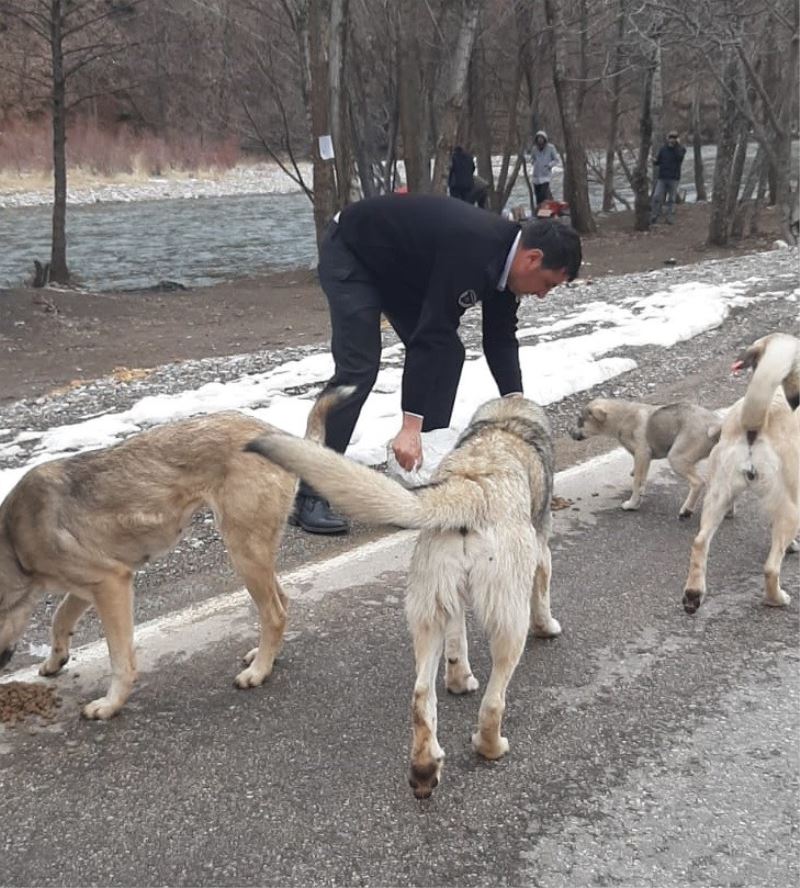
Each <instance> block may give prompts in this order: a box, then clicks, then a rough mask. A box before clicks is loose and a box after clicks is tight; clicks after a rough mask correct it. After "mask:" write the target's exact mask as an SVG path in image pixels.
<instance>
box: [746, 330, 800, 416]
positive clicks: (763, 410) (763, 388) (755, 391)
mask: <svg viewBox="0 0 800 888" xmlns="http://www.w3.org/2000/svg"><path fill="white" fill-rule="evenodd" d="M797 362H798V343H797V340H796V339H795V338H794V337H792V336H775V337H774V338H772V337H771V338H770V339H769V341H768V342H767V344H766V348H765V350H764V353H763V355H762V356H761V358H760V359H759V361H758V364H757V366H756V369H755V371H754V373H753V378H752V379H751V380H750V385H748V387H747V391H746V392H745V396H744V401H743V403H742V413H741V417H742V427H743V428H744V430H745V431H746V432H757V431H758V430H759V429H761V428H762V427H763V425H764V421H765V419H766V416H767V411H768V410H769V406H770V404H771V403H772V398H773V397H774V395H775V392H776V390H777V388H778V386H780V385H782V384H783V383H784V382H785V381H786V380H787V379H789V380H791V379H794V378H795V377H796V376H797V374H798V366H797Z"/></svg>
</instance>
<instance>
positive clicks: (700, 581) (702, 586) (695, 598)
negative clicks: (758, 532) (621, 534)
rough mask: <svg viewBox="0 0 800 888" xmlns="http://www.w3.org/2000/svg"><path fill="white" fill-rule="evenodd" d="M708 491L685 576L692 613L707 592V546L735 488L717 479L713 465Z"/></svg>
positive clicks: (687, 604)
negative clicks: (732, 489) (730, 487)
mask: <svg viewBox="0 0 800 888" xmlns="http://www.w3.org/2000/svg"><path fill="white" fill-rule="evenodd" d="M709 477H710V479H711V480H710V481H709V487H708V493H707V494H706V499H705V502H704V503H703V513H702V516H701V518H700V530H699V531H698V533H697V536H696V537H695V538H694V542H693V543H692V552H691V555H690V557H689V575H688V577H687V578H686V586H685V587H684V590H683V609H684V610H685V611H686V613H687V614H693V613H694V612H695V611H696V610H697V608H698V607H700V603H701V602H702V600H703V598H704V597H705V594H706V567H707V563H708V550H709V547H710V546H711V540H712V539H713V538H714V534H715V533H716V532H717V530H718V528H719V526H720V524H721V523H722V520H723V518H724V517H725V513H726V512H727V511H728V510H729V509H730V508H731V506H732V505H733V500H734V498H735V492H733V493H732V492H731V491H729V490H728V489H727V486H726V485H725V484H724V483H719V484H717V483H715V480H714V474H713V468H712V470H711V473H710V476H709Z"/></svg>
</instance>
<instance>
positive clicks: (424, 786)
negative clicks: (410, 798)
mask: <svg viewBox="0 0 800 888" xmlns="http://www.w3.org/2000/svg"><path fill="white" fill-rule="evenodd" d="M443 761H444V750H442V754H441V756H439V757H437V758H435V759H433V760H432V761H427V762H421V761H420V762H412V763H411V773H410V774H409V776H408V785H409V786H410V787H411V789H412V790H413V791H414V796H415V797H416V798H418V799H429V798H430V797H431V795H432V793H433V791H434V789H436V787H437V786H438V785H439V778H440V777H441V774H442V763H443Z"/></svg>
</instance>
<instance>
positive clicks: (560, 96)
mask: <svg viewBox="0 0 800 888" xmlns="http://www.w3.org/2000/svg"><path fill="white" fill-rule="evenodd" d="M565 2H566V0H544V7H545V17H546V20H547V24H548V26H549V27H550V29H551V34H552V42H553V85H554V87H555V92H556V99H557V101H558V108H559V112H560V115H561V128H562V131H563V133H564V154H565V165H564V166H565V169H564V178H565V192H566V194H565V196H566V198H567V201H568V202H569V205H570V213H571V220H572V224H573V225H574V227H575V228H576V229H577V230H578V231H580V232H582V233H583V234H587V233H589V232H592V231H594V230H595V222H594V218H593V216H592V210H591V206H590V204H589V187H588V177H587V171H586V166H587V164H586V149H585V147H584V142H583V127H582V123H581V119H580V113H579V104H580V99H579V96H580V89H579V87H578V85H577V84H576V83H575V81H574V80H573V79H572V78H570V76H569V73H568V70H567V65H568V58H569V52H568V46H567V25H566V22H565V19H564V8H563V7H564V3H565Z"/></svg>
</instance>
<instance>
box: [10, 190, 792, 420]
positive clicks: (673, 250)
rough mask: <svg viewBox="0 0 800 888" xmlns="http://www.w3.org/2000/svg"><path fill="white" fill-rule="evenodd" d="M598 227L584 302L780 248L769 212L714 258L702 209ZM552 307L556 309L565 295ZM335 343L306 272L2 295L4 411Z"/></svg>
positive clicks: (614, 217)
mask: <svg viewBox="0 0 800 888" xmlns="http://www.w3.org/2000/svg"><path fill="white" fill-rule="evenodd" d="M598 221H599V231H598V233H597V234H596V235H593V236H592V237H587V238H585V239H584V260H585V261H584V265H583V268H582V269H581V282H580V283H579V284H578V286H581V287H584V286H585V287H587V297H586V298H587V299H590V298H592V297H591V290H590V289H588V288H590V287H591V283H592V281H593V280H595V279H597V278H601V277H605V276H608V275H622V274H630V273H641V272H647V271H652V270H656V269H664V268H665V267H673V266H684V265H691V264H693V263H697V262H703V261H707V260H710V259H717V258H724V257H728V256H734V255H741V254H744V253H751V252H755V251H760V250H767V249H772V248H773V244H774V242H775V239H776V238H777V237H778V236H779V227H778V224H777V219H776V214H775V213H773V212H772V211H769V210H768V211H765V212H764V214H763V224H762V231H763V234H762V235H761V236H759V237H757V238H750V239H746V240H743V241H741V242H738V243H736V244H734V245H732V246H730V247H727V248H707V247H705V246H704V242H705V237H706V231H707V226H708V207H707V205H705V204H683V205H681V206H680V207H679V208H678V211H677V218H676V223H675V224H674V225H672V226H667V225H658V226H655V227H654V228H653V229H652V231H650V232H647V233H643V234H642V233H638V232H634V231H633V230H632V227H633V226H632V218H631V214H630V213H627V212H620V213H614V214H611V215H608V216H601V217H600V218H599V220H598ZM76 270H77V271H79V270H78V269H76ZM549 298H550V299H558V291H554V292H553V293H552V294H551V296H550V297H549ZM328 335H329V326H328V312H327V306H326V303H325V298H324V296H323V294H322V291H321V290H320V288H319V285H318V283H317V280H316V276H315V274H314V272H313V271H309V270H308V269H297V270H289V271H276V272H273V273H268V274H263V275H259V276H256V277H249V278H241V279H238V280H236V281H233V282H227V283H220V284H217V285H215V286H210V287H200V288H195V289H189V290H174V291H169V290H142V291H132V292H104V293H94V292H85V291H71V290H59V289H52V288H48V289H37V290H34V289H31V288H27V287H18V288H11V289H0V402H5V403H8V402H9V401H13V400H19V399H22V398H36V397H41V396H43V395H46V394H49V393H52V392H53V391H58V390H60V389H64V388H69V387H74V386H76V385H78V384H80V383H81V382H85V381H88V380H92V379H97V378H100V377H106V376H110V375H116V376H117V378H118V379H119V380H120V381H121V382H124V381H125V379H128V378H131V377H132V376H134V377H135V376H136V375H140V374H142V373H146V372H147V370H148V369H149V368H152V367H156V366H160V365H163V364H168V363H171V362H173V361H184V360H197V359H202V358H207V357H221V356H226V355H234V354H247V353H251V352H256V351H261V350H264V349H273V348H285V347H287V346H303V345H309V344H313V343H321V342H325V341H326V340H327V338H328Z"/></svg>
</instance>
